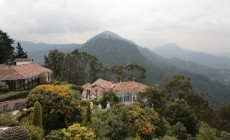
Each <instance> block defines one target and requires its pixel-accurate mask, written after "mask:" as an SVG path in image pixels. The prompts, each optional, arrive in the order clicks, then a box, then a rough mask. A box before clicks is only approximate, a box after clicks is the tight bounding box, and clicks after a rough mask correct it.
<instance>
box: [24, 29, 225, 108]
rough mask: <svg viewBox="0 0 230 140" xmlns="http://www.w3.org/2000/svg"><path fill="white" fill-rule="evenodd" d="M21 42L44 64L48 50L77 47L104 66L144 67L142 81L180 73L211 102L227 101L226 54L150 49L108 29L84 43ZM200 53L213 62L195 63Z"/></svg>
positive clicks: (154, 81)
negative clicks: (144, 76)
mask: <svg viewBox="0 0 230 140" xmlns="http://www.w3.org/2000/svg"><path fill="white" fill-rule="evenodd" d="M20 43H21V45H22V47H23V48H24V49H25V51H27V52H28V54H29V56H30V57H32V58H34V59H37V62H39V63H40V64H43V63H44V55H47V54H48V52H49V50H50V49H55V48H56V49H59V50H61V51H63V52H71V51H72V50H74V49H79V50H80V51H84V52H87V53H89V54H92V55H94V56H96V57H97V58H98V59H99V61H100V62H102V63H103V64H104V66H107V67H110V66H113V65H128V64H131V63H134V64H139V65H141V66H143V67H145V68H146V70H147V76H146V79H145V80H144V81H142V82H144V83H147V84H149V85H153V86H156V85H159V86H162V84H163V83H164V82H165V81H166V80H167V79H169V77H170V76H171V75H172V74H175V73H182V74H185V75H187V76H189V77H191V81H192V84H193V86H194V88H195V89H197V90H200V91H204V92H208V93H209V99H210V101H211V103H212V104H214V105H219V104H221V103H224V102H229V101H230V94H229V93H230V86H229V85H230V84H229V81H230V80H229V79H230V73H229V72H228V70H230V66H229V69H228V65H229V63H227V60H228V58H227V57H220V56H215V55H211V54H206V53H199V52H192V51H187V50H184V49H181V48H180V47H178V46H177V45H175V44H169V45H165V46H162V47H160V48H157V49H155V50H153V51H154V52H153V51H150V50H149V49H147V48H142V47H140V46H138V45H137V44H135V43H134V42H132V41H130V40H128V39H125V38H122V37H120V36H118V35H116V34H115V33H112V32H109V31H106V32H103V33H100V34H98V35H96V36H95V37H93V38H91V39H89V40H88V41H87V42H86V43H84V44H43V43H32V42H23V41H20ZM167 49H168V50H167ZM163 52H164V53H163ZM170 52H171V53H170ZM158 54H160V55H158ZM177 54H178V56H177ZM185 54H187V56H186V55H185ZM188 54H189V55H188ZM202 54H204V58H205V60H206V59H208V58H209V59H210V60H213V63H211V62H210V61H207V60H206V61H204V60H203V62H199V63H198V62H196V61H198V60H199V59H201V58H202ZM190 55H195V56H194V57H197V58H196V59H195V58H194V60H191V59H192V58H193V57H192V56H190ZM166 56H167V57H166ZM183 57H185V58H184V59H183ZM198 58H199V59H198ZM217 58H218V59H220V60H222V59H223V60H224V62H225V63H226V64H225V66H223V65H222V64H218V63H217V62H216V61H214V59H217ZM195 60H196V61H195ZM224 62H223V63H224ZM229 62H230V61H229ZM209 63H210V64H209ZM218 66H219V67H218Z"/></svg>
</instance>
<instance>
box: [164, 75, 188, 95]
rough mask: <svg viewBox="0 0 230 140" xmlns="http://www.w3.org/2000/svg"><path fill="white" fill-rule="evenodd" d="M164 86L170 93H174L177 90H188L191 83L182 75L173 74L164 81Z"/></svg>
mask: <svg viewBox="0 0 230 140" xmlns="http://www.w3.org/2000/svg"><path fill="white" fill-rule="evenodd" d="M165 87H166V89H167V90H168V92H170V93H175V92H178V91H185V92H190V91H191V89H192V84H191V82H190V79H189V78H186V77H185V76H184V75H181V74H175V75H173V76H172V77H171V79H170V80H168V81H167V82H166V83H165Z"/></svg>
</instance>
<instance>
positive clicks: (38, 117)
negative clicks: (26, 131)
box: [32, 101, 43, 128]
mask: <svg viewBox="0 0 230 140" xmlns="http://www.w3.org/2000/svg"><path fill="white" fill-rule="evenodd" d="M42 115H43V114H42V106H41V104H40V103H39V102H38V101H36V102H35V103H34V112H33V116H32V124H33V125H34V126H38V127H40V128H43V126H42V119H43V116H42Z"/></svg>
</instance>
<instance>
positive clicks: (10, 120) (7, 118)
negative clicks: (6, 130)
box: [0, 113, 18, 126]
mask: <svg viewBox="0 0 230 140" xmlns="http://www.w3.org/2000/svg"><path fill="white" fill-rule="evenodd" d="M16 125H18V121H17V120H16V119H15V118H14V117H13V115H12V114H11V113H5V114H0V126H16Z"/></svg>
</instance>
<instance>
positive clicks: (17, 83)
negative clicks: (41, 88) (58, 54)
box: [0, 58, 52, 90]
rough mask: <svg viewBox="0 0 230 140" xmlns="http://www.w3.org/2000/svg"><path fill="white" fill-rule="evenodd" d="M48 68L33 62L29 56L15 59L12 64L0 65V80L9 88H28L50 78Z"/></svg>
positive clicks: (45, 81)
mask: <svg viewBox="0 0 230 140" xmlns="http://www.w3.org/2000/svg"><path fill="white" fill-rule="evenodd" d="M51 73H52V71H51V70H50V69H47V68H44V67H42V66H40V65H38V64H35V63H33V59H31V58H18V59H15V61H14V64H13V65H7V64H1V65H0V81H2V82H5V83H6V84H8V85H9V87H10V89H11V90H21V89H23V90H24V89H29V88H32V87H34V86H36V85H38V84H42V83H47V82H50V80H51Z"/></svg>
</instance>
